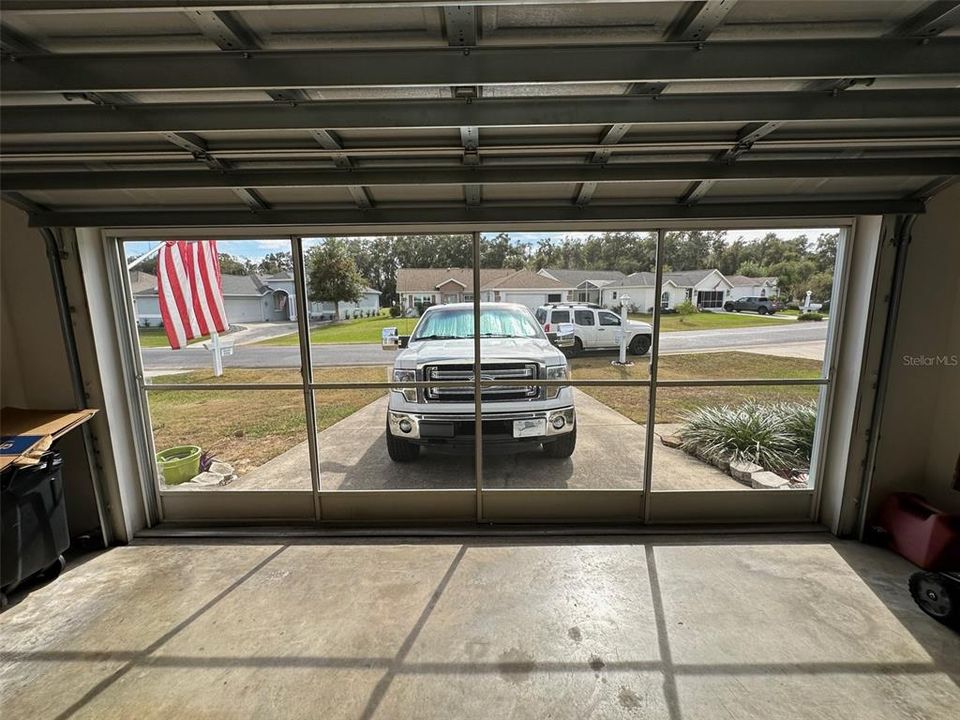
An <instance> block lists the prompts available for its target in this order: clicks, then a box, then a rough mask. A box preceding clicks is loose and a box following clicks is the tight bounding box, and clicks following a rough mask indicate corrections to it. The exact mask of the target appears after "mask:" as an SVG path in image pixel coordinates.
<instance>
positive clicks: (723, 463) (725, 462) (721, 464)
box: [712, 455, 730, 472]
mask: <svg viewBox="0 0 960 720" xmlns="http://www.w3.org/2000/svg"><path fill="white" fill-rule="evenodd" d="M712 462H713V466H714V467H716V468H719V469H720V470H723V472H730V458H728V457H725V456H723V455H721V456H719V457H715V458H714V459H713V460H712Z"/></svg>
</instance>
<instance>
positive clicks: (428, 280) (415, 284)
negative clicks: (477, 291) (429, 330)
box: [397, 268, 514, 292]
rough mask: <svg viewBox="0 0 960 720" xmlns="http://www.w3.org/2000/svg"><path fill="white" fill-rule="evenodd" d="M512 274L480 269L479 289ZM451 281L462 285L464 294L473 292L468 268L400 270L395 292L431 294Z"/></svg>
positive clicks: (499, 270)
mask: <svg viewBox="0 0 960 720" xmlns="http://www.w3.org/2000/svg"><path fill="white" fill-rule="evenodd" d="M513 273H514V271H513V270H509V269H507V270H502V269H486V268H485V269H481V270H480V287H481V289H483V288H485V287H487V286H488V285H489V284H490V283H491V282H495V281H496V280H497V279H498V278H502V277H506V276H507V275H512V274H513ZM451 279H452V280H456V281H457V282H458V283H460V284H461V285H463V287H464V290H465V291H466V292H473V270H472V269H470V268H400V269H399V270H397V292H421V291H422V292H433V291H434V290H436V289H437V286H439V285H442V284H443V283H445V282H446V281H447V280H451Z"/></svg>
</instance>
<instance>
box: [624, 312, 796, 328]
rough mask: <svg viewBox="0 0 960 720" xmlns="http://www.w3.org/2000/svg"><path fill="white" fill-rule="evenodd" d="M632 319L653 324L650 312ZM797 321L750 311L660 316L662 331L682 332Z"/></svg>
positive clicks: (632, 316)
mask: <svg viewBox="0 0 960 720" xmlns="http://www.w3.org/2000/svg"><path fill="white" fill-rule="evenodd" d="M630 319H631V320H640V321H641V322H645V323H650V324H651V325H652V324H653V316H652V315H649V314H631V315H630ZM792 322H796V321H795V320H788V319H787V318H777V317H776V316H774V317H772V318H771V317H769V316H762V315H753V314H749V313H728V312H700V313H695V314H693V315H680V314H678V313H667V314H666V315H661V316H660V330H661V331H662V332H682V331H684V330H722V329H724V328H741V327H757V326H762V325H786V324H788V323H792Z"/></svg>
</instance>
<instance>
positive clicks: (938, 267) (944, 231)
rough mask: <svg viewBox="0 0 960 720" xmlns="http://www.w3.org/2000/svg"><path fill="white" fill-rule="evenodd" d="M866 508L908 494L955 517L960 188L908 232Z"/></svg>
mask: <svg viewBox="0 0 960 720" xmlns="http://www.w3.org/2000/svg"><path fill="white" fill-rule="evenodd" d="M900 302H901V306H900V313H899V317H898V318H897V326H896V339H895V342H894V349H893V364H892V366H891V369H890V375H889V382H888V385H887V395H886V399H885V403H884V407H883V421H882V426H881V427H882V434H881V438H880V446H879V449H878V453H877V465H876V470H875V474H874V477H873V484H872V491H871V496H870V503H869V508H870V509H872V508H874V507H876V504H877V503H878V502H879V501H880V500H882V498H883V497H885V496H886V495H887V494H888V493H890V492H893V491H895V490H912V491H915V492H920V493H923V494H924V495H926V496H927V497H928V498H929V499H930V500H931V501H933V502H934V503H935V504H937V505H940V506H941V507H943V508H945V509H950V510H952V511H954V512H960V491H957V490H954V489H953V474H954V472H955V468H956V464H957V461H958V453H960V185H957V184H955V185H954V186H953V187H951V188H948V189H947V190H945V191H943V192H941V193H940V194H939V195H937V196H936V197H934V198H933V199H932V200H931V201H930V203H929V205H928V208H927V213H926V214H925V215H921V216H919V218H918V219H917V221H916V223H915V224H914V226H913V232H912V240H911V243H910V247H909V251H908V256H907V265H906V274H905V277H904V286H903V295H902V297H901V301H900Z"/></svg>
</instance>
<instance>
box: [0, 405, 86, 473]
mask: <svg viewBox="0 0 960 720" xmlns="http://www.w3.org/2000/svg"><path fill="white" fill-rule="evenodd" d="M96 414H97V411H96V410H28V409H24V408H13V407H5V408H3V409H2V410H0V470H3V469H5V468H6V467H7V466H9V465H36V464H37V463H38V462H39V461H40V458H41V456H42V455H43V453H44V452H46V451H47V450H49V449H50V446H51V445H52V444H53V442H54V441H55V440H57V439H58V438H60V437H63V436H64V435H66V434H67V433H68V432H70V431H71V430H73V429H74V428H76V427H80V426H81V425H83V423H85V422H87V420H89V419H90V418H92V417H93V416H94V415H96Z"/></svg>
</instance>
